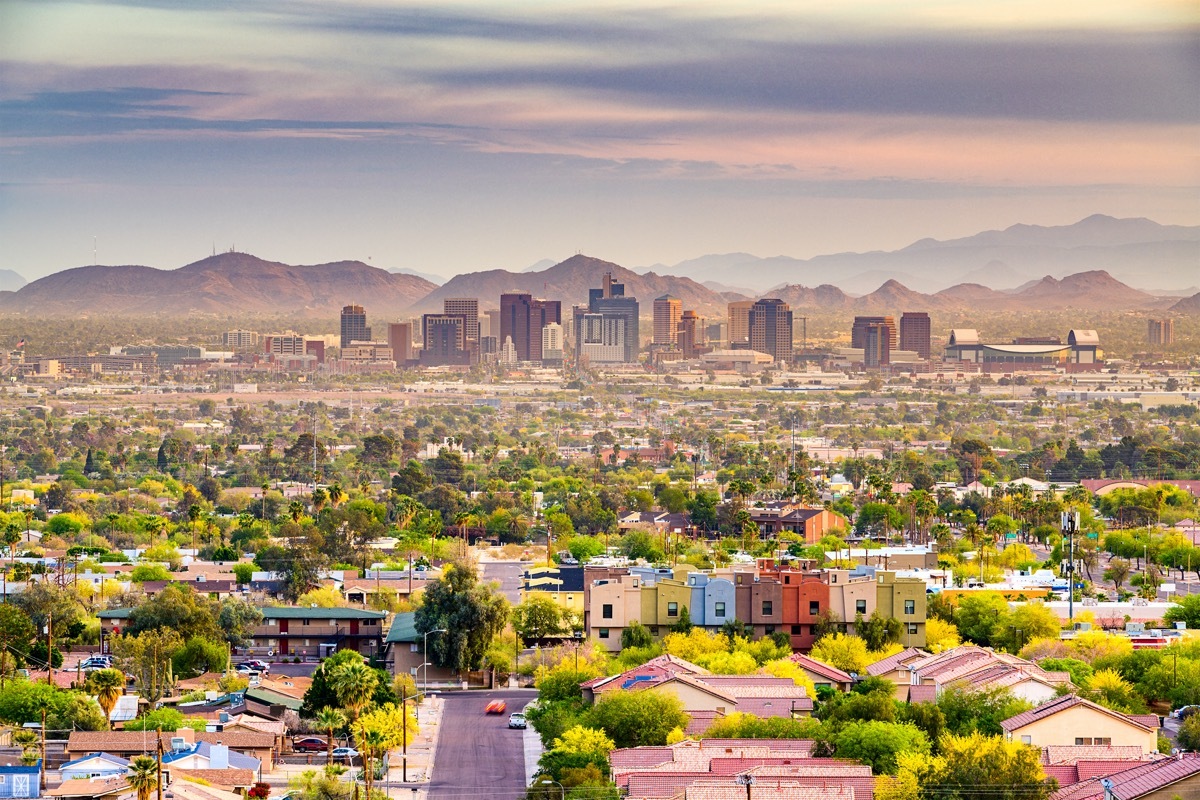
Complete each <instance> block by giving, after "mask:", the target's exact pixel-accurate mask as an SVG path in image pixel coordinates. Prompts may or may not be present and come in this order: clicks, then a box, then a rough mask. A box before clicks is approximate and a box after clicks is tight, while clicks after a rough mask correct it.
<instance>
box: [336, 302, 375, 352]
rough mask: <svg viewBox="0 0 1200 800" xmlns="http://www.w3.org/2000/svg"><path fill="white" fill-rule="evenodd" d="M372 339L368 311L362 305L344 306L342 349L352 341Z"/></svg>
mask: <svg viewBox="0 0 1200 800" xmlns="http://www.w3.org/2000/svg"><path fill="white" fill-rule="evenodd" d="M369 341H371V329H370V328H368V327H367V312H366V311H364V310H363V307H362V306H343V307H342V349H345V348H347V347H349V346H350V343H351V342H369Z"/></svg>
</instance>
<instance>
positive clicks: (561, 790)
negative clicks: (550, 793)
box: [538, 778, 567, 800]
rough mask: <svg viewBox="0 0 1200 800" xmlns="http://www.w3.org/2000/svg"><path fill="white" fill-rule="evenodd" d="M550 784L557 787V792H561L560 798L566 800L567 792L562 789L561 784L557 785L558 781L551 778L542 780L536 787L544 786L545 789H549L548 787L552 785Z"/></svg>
mask: <svg viewBox="0 0 1200 800" xmlns="http://www.w3.org/2000/svg"><path fill="white" fill-rule="evenodd" d="M552 783H553V784H554V785H555V786H557V787H558V790H559V791H560V792H562V797H563V800H566V798H567V790H566V789H564V788H563V785H562V784H561V783H559V782H558V781H556V780H554V779H553V778H542V779H541V780H540V781H538V786H546V787H549V786H550V784H552Z"/></svg>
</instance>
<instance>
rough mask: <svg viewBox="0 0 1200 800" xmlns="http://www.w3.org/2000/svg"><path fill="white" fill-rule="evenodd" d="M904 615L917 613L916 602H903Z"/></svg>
mask: <svg viewBox="0 0 1200 800" xmlns="http://www.w3.org/2000/svg"><path fill="white" fill-rule="evenodd" d="M904 613H905V614H915V613H917V601H916V600H905V601H904Z"/></svg>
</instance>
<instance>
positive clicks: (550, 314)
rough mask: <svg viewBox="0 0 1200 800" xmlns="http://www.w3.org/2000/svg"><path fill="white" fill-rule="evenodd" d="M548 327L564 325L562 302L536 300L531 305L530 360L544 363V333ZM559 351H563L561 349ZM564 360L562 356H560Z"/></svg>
mask: <svg viewBox="0 0 1200 800" xmlns="http://www.w3.org/2000/svg"><path fill="white" fill-rule="evenodd" d="M547 325H560V326H561V325H562V302H561V301H559V300H542V299H540V298H535V299H534V300H532V301H530V303H529V360H530V361H544V360H545V355H544V352H545V351H544V348H543V346H542V342H543V339H542V331H544V330H545V329H546V326H547ZM559 349H562V348H561V347H560V348H559ZM559 360H560V361H561V360H562V356H561V355H560V356H559Z"/></svg>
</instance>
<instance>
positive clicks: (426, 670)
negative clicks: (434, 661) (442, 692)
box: [422, 628, 446, 694]
mask: <svg viewBox="0 0 1200 800" xmlns="http://www.w3.org/2000/svg"><path fill="white" fill-rule="evenodd" d="M431 633H446V629H445V628H435V629H434V630H431V631H425V649H424V650H423V651H422V654H423V655H424V656H425V661H426V662H428V661H429V634H431ZM423 693H424V694H428V693H429V667H428V666H426V667H425V686H424V689H423Z"/></svg>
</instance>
